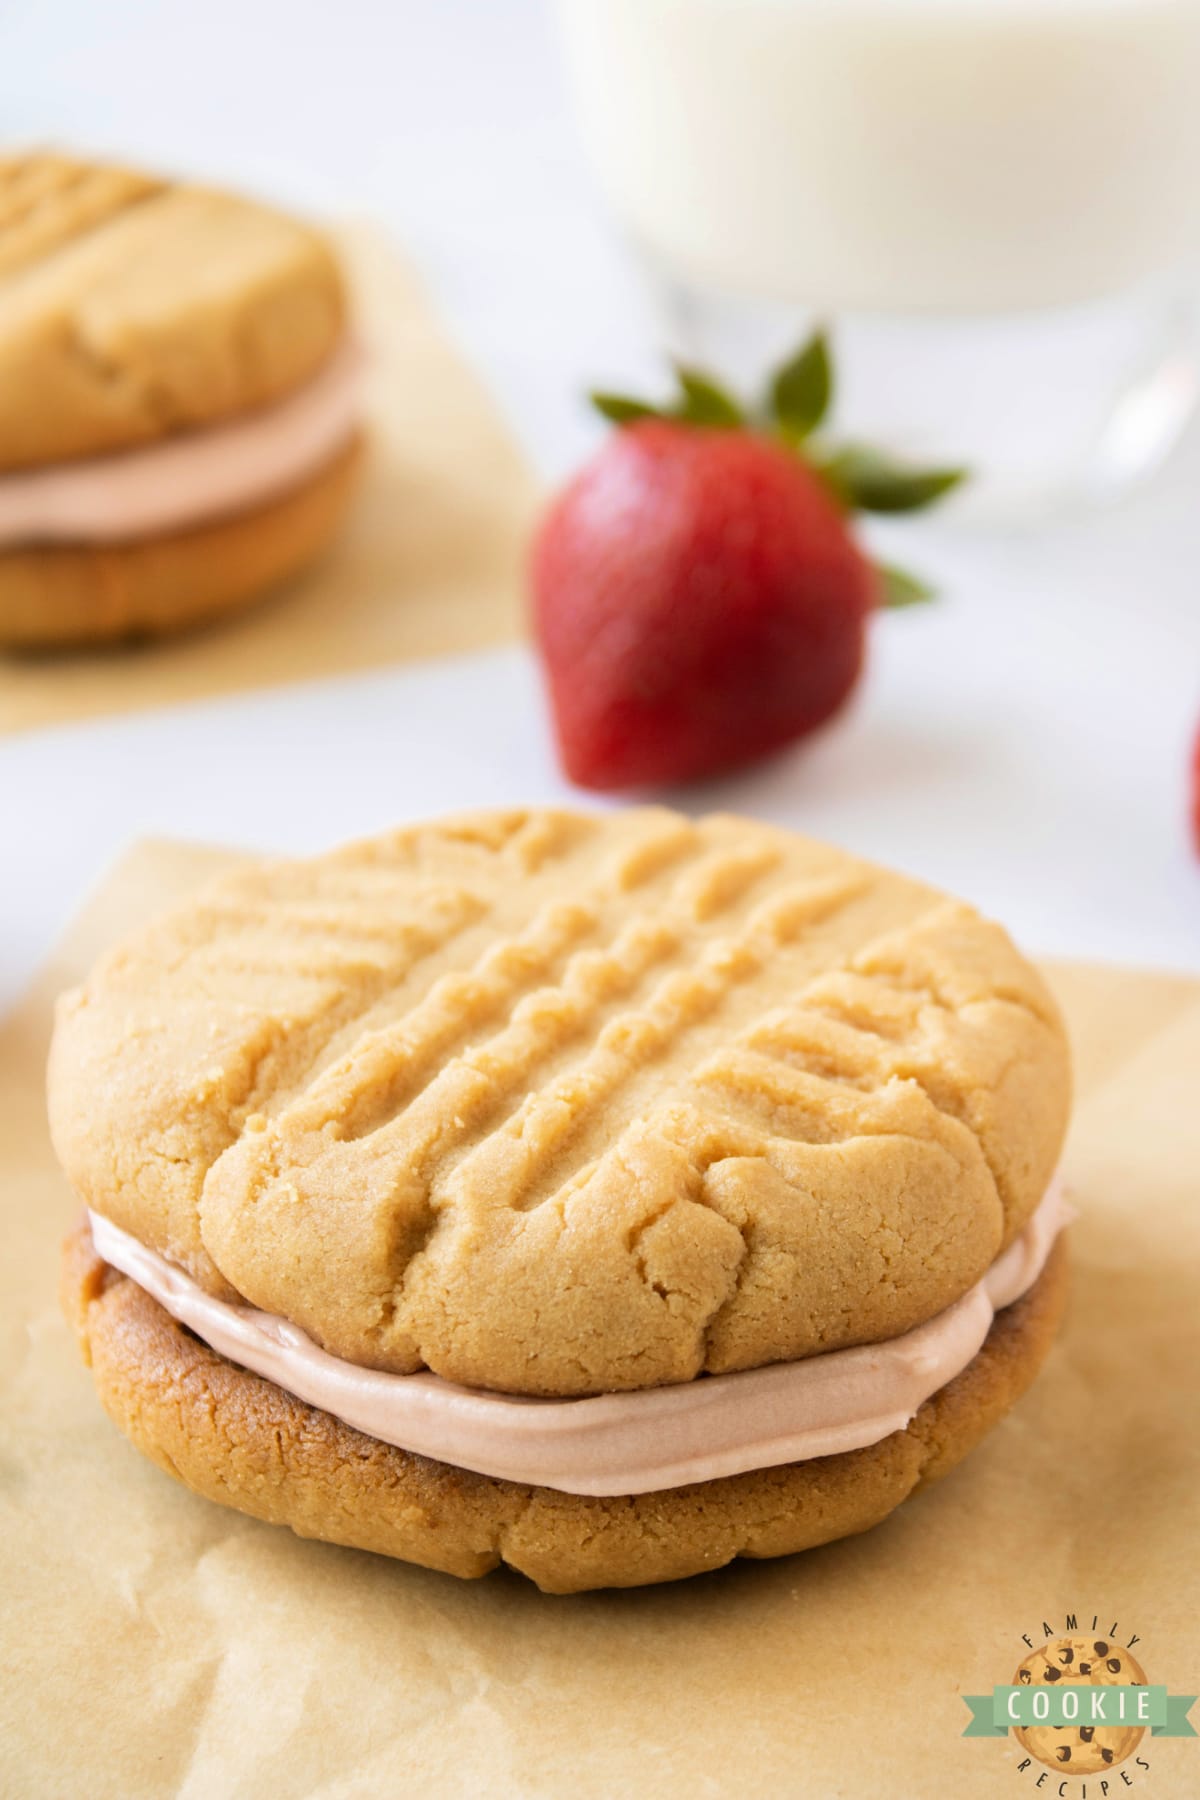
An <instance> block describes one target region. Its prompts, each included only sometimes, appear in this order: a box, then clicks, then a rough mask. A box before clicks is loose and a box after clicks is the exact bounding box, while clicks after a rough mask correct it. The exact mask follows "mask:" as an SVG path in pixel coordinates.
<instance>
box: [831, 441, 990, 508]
mask: <svg viewBox="0 0 1200 1800" xmlns="http://www.w3.org/2000/svg"><path fill="white" fill-rule="evenodd" d="M822 473H823V474H824V475H825V477H826V479H827V480H828V481H830V482H831V483H832V485H833V487H834V488H835V490H836V491H837V492H838V493H839V494H840V495H841V496H842V498H843V500H844V501H845V502H846V504H847V505H848V506H850V507H852V508H853V509H854V510H855V511H857V512H875V513H907V512H920V511H921V509H922V508H923V507H926V506H932V505H933V503H934V501H935V500H940V499H941V498H942V496H943V495H944V494H948V493H949V492H950V491H951V489H952V488H956V487H957V486H958V485H959V483H960V482H961V481H965V480H966V476H967V471H966V469H918V468H913V467H911V466H910V465H909V464H907V463H902V462H894V461H893V460H892V458H891V457H890V456H886V455H884V454H883V452H882V451H879V450H869V449H868V448H867V447H866V446H865V445H862V444H848V445H847V446H846V447H845V448H844V449H842V450H838V451H837V452H835V454H834V455H833V456H831V457H829V458H828V460H827V461H825V462H824V464H823V465H822Z"/></svg>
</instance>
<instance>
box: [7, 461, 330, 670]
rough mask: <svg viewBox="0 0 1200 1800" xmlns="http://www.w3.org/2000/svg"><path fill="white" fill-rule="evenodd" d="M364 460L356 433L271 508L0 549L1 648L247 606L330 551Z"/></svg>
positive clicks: (80, 638)
mask: <svg viewBox="0 0 1200 1800" xmlns="http://www.w3.org/2000/svg"><path fill="white" fill-rule="evenodd" d="M361 458H362V447H361V444H360V443H359V442H358V441H357V440H356V441H355V442H353V443H352V444H350V446H349V447H348V448H347V449H345V450H342V451H339V453H338V454H337V456H335V457H334V459H333V460H332V462H330V463H328V464H326V466H325V467H324V468H322V469H319V470H318V471H317V473H316V474H315V475H313V476H310V477H309V479H308V480H307V481H305V482H303V483H302V484H301V485H300V486H299V487H296V488H293V489H292V490H291V491H290V492H289V493H286V494H283V495H281V496H280V497H279V498H277V499H275V500H272V501H270V502H269V503H268V504H267V505H266V506H259V507H255V508H254V509H252V510H251V511H249V512H244V513H239V514H237V515H236V516H235V517H234V518H230V519H217V520H214V521H213V522H212V523H211V524H208V525H200V526H197V527H195V528H194V529H192V530H189V531H183V532H178V533H176V534H174V535H171V536H166V537H156V538H145V539H142V540H139V541H136V542H132V543H122V544H104V545H86V544H64V545H35V546H33V547H31V548H29V549H27V550H6V551H3V552H0V646H4V647H6V648H9V649H26V650H53V649H66V648H68V647H70V646H73V645H81V644H100V643H108V642H115V641H117V640H119V639H121V638H130V637H161V636H163V635H165V634H166V633H168V632H174V631H183V630H185V629H186V628H187V627H189V626H192V625H199V624H201V623H203V622H204V621H206V620H209V619H214V618H217V617H218V616H219V615H220V614H222V613H227V612H234V611H237V610H238V609H239V608H241V607H244V606H247V605H249V604H250V602H251V601H253V600H256V599H258V598H259V596H260V595H262V594H265V593H266V592H268V590H269V589H271V588H273V587H275V586H276V585H277V584H278V583H279V582H281V581H285V580H286V579H288V577H290V576H292V575H294V574H296V573H297V572H298V571H299V570H301V569H303V568H304V567H305V566H306V565H307V564H308V563H309V562H311V561H312V560H313V558H314V557H316V556H317V555H319V554H320V552H321V551H322V550H323V549H324V548H325V545H326V543H327V542H328V541H329V539H330V538H331V537H332V536H333V534H334V532H335V531H336V530H337V528H338V526H339V525H340V523H341V520H342V515H343V513H344V512H345V510H346V505H347V502H348V501H349V499H350V496H351V494H352V492H353V490H354V486H355V478H356V475H357V472H358V465H359V463H360V461H361Z"/></svg>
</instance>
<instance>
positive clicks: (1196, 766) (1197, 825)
mask: <svg viewBox="0 0 1200 1800" xmlns="http://www.w3.org/2000/svg"><path fill="white" fill-rule="evenodd" d="M1191 811H1192V846H1193V848H1194V850H1195V852H1196V855H1197V856H1200V728H1198V729H1197V731H1196V737H1195V741H1194V743H1193V744H1192V792H1191Z"/></svg>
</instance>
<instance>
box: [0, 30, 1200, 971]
mask: <svg viewBox="0 0 1200 1800" xmlns="http://www.w3.org/2000/svg"><path fill="white" fill-rule="evenodd" d="M0 132H2V133H3V135H4V137H5V138H6V139H8V140H10V141H12V142H21V141H25V142H28V141H30V140H35V141H46V140H59V141H63V142H70V143H73V144H83V145H85V146H89V147H93V148H96V149H100V150H114V151H120V152H122V153H124V154H128V155H136V156H141V157H143V158H146V159H148V160H150V161H152V162H156V163H159V164H165V165H167V166H177V167H181V168H187V169H189V170H195V171H199V172H202V173H205V174H208V175H211V176H215V177H221V178H225V179H230V180H233V181H236V182H240V183H241V184H243V185H250V186H257V187H259V188H262V189H264V190H266V191H270V192H274V193H278V194H280V195H281V196H283V197H284V198H287V199H290V200H293V201H296V202H298V203H302V204H307V205H311V206H317V207H326V208H330V209H343V210H344V209H347V208H351V209H356V210H359V211H362V212H366V213H370V214H373V215H375V216H376V217H379V218H382V219H383V220H385V221H386V222H387V223H389V224H390V225H391V226H392V227H393V228H394V230H395V232H396V234H397V236H398V237H399V238H400V239H401V240H402V241H403V242H404V244H405V245H406V246H407V248H408V250H409V252H410V253H411V254H412V255H413V256H415V258H416V259H417V261H418V263H419V264H420V266H421V267H422V269H423V271H424V273H425V276H426V278H427V280H428V282H429V284H430V287H431V289H432V291H433V294H434V296H435V298H436V301H437V303H438V305H439V306H440V308H441V310H442V312H443V314H444V316H445V318H446V319H447V321H448V323H449V325H450V328H451V329H452V331H453V332H454V333H455V335H456V336H457V338H458V340H459V342H460V344H461V345H462V346H463V348H464V350H465V351H466V353H467V354H469V355H470V356H471V357H472V358H473V359H474V360H475V361H476V363H477V364H478V366H479V367H480V368H481V370H482V371H483V373H484V374H485V377H486V378H487V380H488V381H489V382H490V383H491V385H492V387H493V389H494V391H495V393H496V395H497V397H498V399H499V401H500V403H501V405H502V406H503V408H504V409H505V411H506V412H507V414H508V416H509V418H510V419H511V421H512V424H513V428H514V430H515V431H516V433H517V435H518V436H519V438H520V439H521V441H522V442H523V443H524V445H525V446H526V448H527V450H528V451H529V453H530V454H531V455H532V456H533V458H534V459H535V461H536V462H537V464H538V465H539V466H540V468H541V469H542V470H543V471H545V473H546V474H547V475H549V476H551V477H553V476H556V475H558V474H561V473H562V472H564V471H565V470H566V469H567V468H569V467H570V466H571V465H572V463H574V462H575V461H577V460H578V459H579V458H580V457H581V456H582V455H583V454H584V453H585V451H586V449H587V448H588V446H589V445H590V444H591V442H592V441H593V437H594V428H593V427H592V425H591V423H590V422H589V420H588V419H587V416H586V413H585V412H584V410H583V409H582V408H581V407H580V406H579V404H578V401H577V395H578V392H579V390H580V388H581V387H582V386H583V385H584V383H585V382H594V381H601V382H606V383H614V382H619V381H627V382H630V383H645V382H646V381H647V380H651V379H653V375H654V372H655V367H656V364H655V359H654V355H653V343H652V331H651V328H650V325H649V321H648V316H647V312H646V309H645V306H644V302H643V299H642V296H641V293H640V291H639V289H638V286H637V283H636V280H635V278H634V276H633V274H632V272H631V270H630V268H629V266H628V264H627V262H626V260H625V258H624V256H623V254H622V252H621V249H620V247H619V245H618V244H617V243H616V242H615V241H614V239H613V236H612V234H611V233H610V231H609V230H608V228H607V226H606V224H605V222H604V220H603V219H602V217H601V216H600V214H599V212H598V210H597V208H596V206H595V203H594V200H593V197H592V194H591V191H590V188H589V186H588V183H587V178H586V175H585V173H584V171H583V169H582V166H581V163H580V159H579V155H578V152H577V150H576V147H575V144H574V140H573V138H572V135H571V129H570V120H569V117H568V114H567V108H566V102H565V98H564V96H563V94H562V92H561V88H560V85H559V80H558V70H557V66H556V63H555V60H554V55H553V46H552V43H551V40H550V33H549V30H548V26H547V21H546V18H545V15H544V12H543V9H542V7H541V6H540V5H538V4H537V0H504V4H502V5H501V4H497V3H496V0H455V3H454V4H452V5H447V4H445V0H393V4H392V5H391V6H390V7H389V8H388V9H386V11H385V9H383V8H381V7H378V6H372V5H369V4H368V0H342V4H340V5H339V6H337V7H336V8H333V7H328V6H325V5H323V4H319V3H318V0H289V4H287V5H286V6H285V5H283V4H282V3H281V0H242V3H241V4H238V5H234V4H233V3H232V0H206V4H205V5H204V6H202V7H197V6H193V5H190V4H184V3H183V0H141V3H140V4H138V3H135V0H106V4H105V5H104V6H103V7H96V6H91V5H88V4H86V0H69V3H68V0H24V3H22V0H15V3H14V0H10V3H9V4H8V5H7V6H5V7H3V8H0ZM902 530H903V541H904V551H903V554H904V557H905V560H906V561H907V562H908V563H909V564H911V565H912V566H915V567H918V568H921V569H922V570H923V571H928V572H930V573H932V574H933V575H935V576H936V577H938V578H939V579H940V581H941V584H942V586H943V589H944V591H945V598H944V600H943V601H942V602H941V603H940V604H939V605H938V606H937V607H936V608H931V609H926V610H925V611H923V612H921V613H919V614H918V613H913V614H907V615H901V616H897V617H891V618H886V619H882V620H880V621H879V624H878V627H877V629H876V634H875V644H874V653H873V657H872V666H871V671H870V675H869V679H868V681H867V683H866V685H865V687H864V689H863V691H862V692H861V694H860V695H859V697H858V699H857V702H856V704H855V706H854V708H853V710H852V712H851V713H850V715H849V716H848V717H847V718H846V720H845V721H844V722H843V723H842V724H840V725H839V726H838V727H837V728H835V729H834V730H831V731H829V732H827V733H826V734H824V735H823V736H822V737H821V738H820V739H819V740H815V741H814V742H812V743H811V744H810V745H809V746H807V747H804V748H802V749H800V750H798V751H796V752H795V753H792V754H789V755H788V756H785V757H783V758H781V759H779V760H778V761H776V762H774V763H771V764H769V765H767V766H765V767H764V768H762V769H760V770H758V771H756V772H754V773H753V774H750V775H747V776H742V777H739V778H737V779H731V780H728V781H725V782H722V783H720V784H715V785H714V786H712V787H710V788H708V789H706V790H704V791H702V792H699V791H697V792H693V793H691V794H689V795H687V796H685V797H683V799H684V801H685V803H686V804H688V805H692V806H705V805H713V804H716V805H721V806H729V807H737V808H741V809H746V810H753V811H758V812H762V813H764V814H767V815H769V816H771V817H775V818H778V819H780V820H783V821H786V822H789V823H793V824H796V825H798V826H799V827H801V828H802V829H805V830H809V831H812V832H814V833H816V834H818V835H823V836H827V837H831V838H833V839H836V840H838V841H840V842H843V843H846V844H848V845H850V846H852V847H854V848H856V849H859V850H862V851H864V852H866V853H868V854H871V855H874V856H878V857H880V858H883V859H885V860H890V861H893V862H895V863H898V864H900V865H902V866H905V867H908V868H910V869H912V870H913V871H915V872H918V873H920V874H923V875H926V876H928V877H929V878H931V879H933V880H935V881H940V882H943V883H945V884H946V885H947V886H950V887H952V888H956V889H957V890H958V891H960V892H962V893H964V894H965V895H967V896H968V897H970V898H972V899H974V900H976V901H977V902H978V903H980V904H981V905H983V906H985V907H986V908H989V909H991V910H993V911H995V912H996V913H998V914H999V915H1001V916H1002V917H1003V918H1005V920H1006V921H1007V922H1009V923H1010V924H1011V925H1012V927H1013V928H1014V930H1015V931H1016V932H1017V934H1018V935H1019V936H1020V937H1021V938H1022V940H1023V941H1024V942H1025V943H1026V944H1027V945H1028V946H1029V947H1030V948H1031V949H1034V950H1039V951H1048V952H1057V953H1066V954H1076V955H1082V956H1090V957H1107V958H1113V959H1116V960H1120V961H1124V962H1132V963H1139V964H1149V965H1163V966H1179V967H1186V968H1189V969H1192V970H1200V861H1197V859H1196V858H1195V857H1194V856H1193V854H1192V852H1191V849H1190V846H1189V843H1188V839H1187V834H1186V828H1185V809H1186V799H1185V791H1186V790H1185V765H1186V760H1187V750H1188V745H1189V742H1190V736H1191V731H1192V727H1193V724H1194V722H1195V720H1196V718H1197V717H1198V716H1200V430H1196V431H1193V432H1192V433H1191V435H1190V437H1189V439H1188V440H1187V442H1186V443H1185V444H1184V446H1183V448H1182V450H1181V451H1180V453H1179V454H1178V455H1177V457H1176V458H1175V460H1174V461H1173V462H1172V464H1171V465H1170V466H1169V467H1168V469H1167V470H1166V471H1165V472H1164V473H1163V474H1162V475H1161V476H1160V477H1159V478H1158V480H1157V481H1156V482H1155V483H1154V484H1153V486H1152V487H1150V488H1148V489H1147V490H1145V491H1144V492H1143V493H1141V494H1139V495H1137V496H1136V497H1135V498H1134V499H1132V500H1130V501H1128V502H1126V503H1125V504H1124V505H1122V506H1121V507H1119V508H1114V509H1112V510H1111V511H1108V512H1106V513H1104V514H1095V515H1092V516H1089V517H1079V518H1073V519H1068V520H1064V521H1061V522H1059V523H1058V524H1056V525H1054V526H1053V527H1044V528H1042V529H1040V530H1038V531H1036V532H1035V531H1029V532H1026V533H1021V534H1017V533H1012V534H1000V533H992V534H991V535H981V534H978V533H975V534H971V535H968V534H967V533H966V531H965V530H963V529H961V528H960V529H955V528H953V527H951V526H950V525H948V524H940V525H939V524H938V523H937V522H936V521H934V520H930V521H925V522H921V523H920V524H916V525H914V526H912V527H906V528H893V529H892V530H891V531H890V532H888V533H881V534H880V536H879V542H880V543H881V544H885V545H888V546H889V547H891V548H893V549H894V550H898V548H899V544H900V541H901V531H902ZM567 794H568V790H567V789H566V788H565V786H564V785H563V784H562V783H561V781H560V780H559V778H558V776H557V774H556V773H555V769H554V764H553V759H552V755H551V752H550V747H549V743H548V739H547V736H546V731H545V725H544V720H543V713H542V709H541V706H540V701H539V699H538V697H537V694H536V684H535V676H534V673H533V670H532V667H531V665H530V663H529V660H528V658H527V657H526V655H525V654H524V653H523V652H520V651H512V652H505V653H501V654H499V655H489V656H484V657H473V658H469V659H466V660H464V661H461V662H457V663H453V662H448V663H440V664H436V665H430V666H427V667H425V668H424V669H418V670H413V669H408V670H401V671H384V672H380V673H379V674H375V675H371V676H368V677H365V678H364V677H359V678H355V679H352V680H339V681H334V682H329V683H320V684H315V685H312V686H308V687H304V688H300V689H294V690H290V691H288V692H275V693H271V694H268V695H265V696H249V697H239V698H237V699H234V700H229V701H222V702H218V703H214V704H206V705H203V706H195V707H189V708H183V709H176V710H173V711H170V712H162V713H156V714H146V715H142V716H139V717H135V718H133V719H124V720H113V721H104V722H101V723H99V724H89V725H85V726H79V727H71V728H69V729H59V730H52V731H44V732H36V733H30V734H27V735H24V736H21V737H16V738H9V739H7V740H0V870H2V872H3V879H2V880H0V1005H3V1004H4V1003H5V1001H6V1000H7V999H9V998H11V997H12V996H13V995H15V994H16V992H18V991H19V989H20V987H21V986H22V985H23V983H24V981H25V980H26V979H27V977H28V975H29V973H30V972H31V970H32V968H33V967H34V966H35V964H36V961H37V960H38V958H39V957H40V956H41V955H42V954H43V953H44V951H45V949H46V948H47V947H48V945H49V943H50V941H51V940H52V938H53V936H54V935H55V933H56V932H57V931H58V930H59V929H60V928H61V926H62V924H63V923H64V922H65V920H66V919H67V917H69V915H70V912H71V911H72V909H73V908H74V907H75V906H76V905H77V903H78V901H79V899H80V897H81V896H82V894H83V893H84V892H85V891H86V889H87V888H88V886H89V885H90V884H91V883H92V882H94V880H95V879H96V878H97V876H98V875H99V874H100V872H101V871H102V870H103V869H104V867H105V866H106V865H107V864H108V863H110V862H111V860H112V858H113V857H114V856H115V855H116V854H117V853H118V852H119V850H120V849H121V847H122V846H123V845H124V844H126V843H128V842H129V841H130V840H131V839H132V838H134V837H136V836H138V835H140V834H142V833H145V832H160V833H169V834H174V835H178V836H188V837H195V838H201V839H209V840H213V841H225V842H235V843H242V844H246V845H262V846H266V847H270V848H275V849H293V848H294V849H308V848H316V847H318V846H320V845H323V844H329V843H333V842H336V841H337V840H338V839H339V838H342V837H344V836H346V835H348V834H353V833H357V832H362V831H367V830H370V829H372V828H375V827H378V826H382V825H385V824H388V823H390V822H393V821H396V820H399V819H402V818H405V817H407V816H410V815H416V814H422V813H429V812H433V811H437V810H438V809H439V808H441V807H443V806H451V805H469V804H474V803H486V802H503V801H512V800H514V799H520V798H534V799H538V798H544V797H566V796H567ZM672 798H675V799H677V800H678V799H680V798H681V797H680V796H672Z"/></svg>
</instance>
